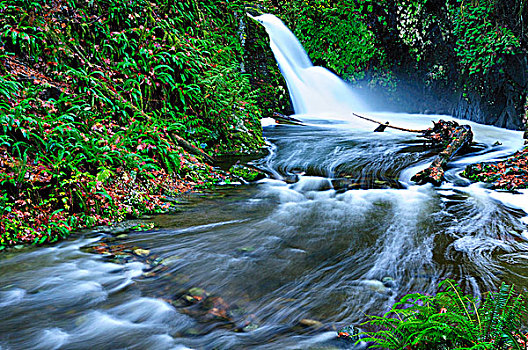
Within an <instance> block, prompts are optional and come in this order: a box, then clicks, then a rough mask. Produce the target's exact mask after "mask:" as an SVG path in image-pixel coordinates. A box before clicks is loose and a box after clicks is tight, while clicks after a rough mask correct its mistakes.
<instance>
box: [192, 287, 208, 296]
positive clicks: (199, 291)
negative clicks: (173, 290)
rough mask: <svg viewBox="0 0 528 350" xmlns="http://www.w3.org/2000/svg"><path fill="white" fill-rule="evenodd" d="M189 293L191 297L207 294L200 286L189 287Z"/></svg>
mask: <svg viewBox="0 0 528 350" xmlns="http://www.w3.org/2000/svg"><path fill="white" fill-rule="evenodd" d="M189 295H190V296H193V297H196V296H207V293H206V292H205V290H203V289H202V288H197V287H194V288H191V289H189Z"/></svg>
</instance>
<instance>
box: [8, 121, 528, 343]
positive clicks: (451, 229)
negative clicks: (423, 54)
mask: <svg viewBox="0 0 528 350" xmlns="http://www.w3.org/2000/svg"><path fill="white" fill-rule="evenodd" d="M376 117H377V118H385V119H388V118H393V119H391V120H395V119H397V120H399V122H400V124H405V125H407V126H409V125H416V124H420V123H421V124H422V125H427V124H428V123H430V120H434V119H438V116H433V117H431V116H410V115H390V114H378V115H376ZM472 126H473V129H474V131H475V135H476V139H477V141H480V143H479V147H475V150H474V152H473V153H470V154H466V155H464V156H461V157H458V158H457V159H455V161H454V162H453V167H452V168H451V169H450V170H449V171H448V173H447V174H448V177H449V179H450V181H449V182H448V183H446V184H445V185H443V186H442V187H440V188H434V187H432V186H430V185H426V186H416V185H413V184H412V183H411V182H409V180H408V178H410V176H411V174H410V173H411V172H414V171H415V170H416V169H419V168H420V167H423V166H425V165H426V164H427V163H428V162H430V161H431V158H432V157H433V154H432V152H431V151H430V150H428V149H425V148H423V147H422V141H421V140H419V139H417V138H416V137H415V136H414V135H413V134H408V133H404V132H399V131H389V132H384V133H373V132H369V131H365V130H358V129H357V128H355V127H350V125H349V124H348V123H345V122H339V121H337V122H333V123H331V122H328V121H321V120H308V121H307V125H306V126H282V125H277V126H270V127H266V128H265V135H266V137H267V139H268V140H269V141H270V142H271V143H272V145H273V147H272V152H271V154H270V156H268V157H267V158H265V159H262V160H259V161H257V163H258V164H259V165H260V166H262V167H265V168H268V170H269V171H270V172H272V173H275V179H266V180H262V181H260V182H259V183H256V184H251V185H244V186H238V187H234V188H225V189H219V190H217V191H215V192H214V193H212V194H209V195H200V196H190V197H188V198H187V199H182V200H183V202H182V204H181V208H182V209H181V211H180V212H177V213H174V214H170V215H160V216H156V217H154V218H153V219H152V220H153V222H155V223H156V224H157V226H158V228H156V229H154V230H149V231H145V232H133V233H129V234H127V235H120V236H118V237H119V238H115V237H113V236H111V235H110V234H108V233H102V232H100V231H98V230H95V231H90V232H83V233H79V234H77V235H74V236H73V237H72V238H71V239H69V240H68V241H65V242H62V243H59V244H57V245H55V246H51V247H43V248H37V249H31V248H29V249H26V250H22V251H11V252H9V253H4V254H2V255H0V271H1V273H0V307H1V309H2V318H1V320H0V348H2V349H3V350H5V349H87V348H92V349H185V348H192V349H213V348H217V349H244V348H255V349H286V348H292V349H297V348H320V347H324V346H327V347H328V346H329V347H331V348H332V347H333V348H351V347H352V345H351V344H350V343H347V342H345V341H341V340H338V339H336V333H335V331H334V329H337V328H339V327H341V326H345V325H348V324H358V323H359V322H361V321H362V320H364V315H365V314H376V313H381V312H383V311H386V310H387V308H389V307H390V305H391V304H392V303H393V302H394V301H395V300H396V299H397V298H398V297H400V296H401V295H403V294H405V293H408V292H415V291H420V292H433V291H434V290H435V286H436V285H437V283H438V282H439V281H441V280H442V279H444V278H453V279H456V280H457V281H459V282H460V283H461V285H462V286H463V287H464V289H465V290H466V291H467V292H471V293H474V294H476V295H479V294H480V293H481V292H483V291H486V290H489V289H494V288H495V287H496V286H497V285H498V284H500V282H501V281H507V282H509V283H515V284H517V285H518V287H528V283H527V281H526V277H525V276H527V275H528V271H527V266H528V265H527V264H526V263H527V261H526V260H527V259H528V245H527V244H526V240H525V238H524V235H526V225H525V224H524V223H523V218H524V217H525V216H526V213H525V212H524V211H523V210H521V209H518V208H515V207H512V206H508V205H505V204H504V203H503V202H501V201H499V200H497V199H496V198H494V196H493V193H494V192H493V191H490V190H487V189H485V188H484V187H482V186H481V185H474V184H473V185H470V184H468V183H467V182H466V180H464V179H463V178H461V177H460V176H459V172H460V171H461V170H462V169H463V167H464V165H465V163H467V162H469V161H475V160H478V159H494V158H496V157H501V156H504V155H505V154H507V153H510V152H511V151H512V149H511V148H509V147H517V146H518V144H517V142H518V141H515V140H517V139H518V140H521V141H522V139H521V135H520V133H518V132H513V131H506V130H501V129H497V128H493V127H488V126H479V125H476V124H472ZM482 139H483V140H485V141H488V143H487V144H486V143H484V142H482V141H481V140H482ZM491 140H494V142H495V141H500V142H502V145H496V146H492V145H491V142H490V141H491ZM512 140H513V141H512ZM409 169H410V170H409ZM510 196H511V197H512V198H518V197H514V196H515V195H510ZM517 196H521V197H522V198H523V199H525V198H526V197H524V196H522V195H517ZM103 242H104V243H103ZM105 244H106V246H107V247H112V246H117V247H118V248H115V249H117V250H120V251H122V252H121V253H120V252H117V253H116V252H114V253H113V254H110V253H109V251H108V250H106V251H105V250H104V249H102V250H101V249H99V250H98V251H96V250H94V249H93V247H95V248H97V247H101V245H103V246H104V245H105ZM83 247H92V248H89V249H87V248H83ZM105 249H106V248H105ZM138 249H139V250H138ZM94 252H98V253H100V254H94ZM143 255H144V256H143ZM196 291H198V292H196ZM193 296H199V297H204V298H206V299H208V300H209V301H210V303H212V304H213V305H209V306H204V305H200V303H199V302H198V303H196V302H194V300H191V302H189V301H188V299H189V298H191V297H193ZM215 307H216V309H217V310H216V312H215V310H213V311H211V310H212V309H213V308H215ZM313 321H317V322H321V324H319V323H316V324H313ZM310 322H312V323H310ZM300 323H303V324H304V325H300ZM310 325H311V326H310Z"/></svg>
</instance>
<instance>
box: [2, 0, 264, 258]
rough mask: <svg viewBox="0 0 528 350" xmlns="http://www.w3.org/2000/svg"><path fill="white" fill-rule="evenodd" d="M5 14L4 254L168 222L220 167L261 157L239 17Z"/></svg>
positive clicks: (17, 9) (206, 12) (115, 11)
mask: <svg viewBox="0 0 528 350" xmlns="http://www.w3.org/2000/svg"><path fill="white" fill-rule="evenodd" d="M0 12H1V16H0V25H1V26H2V27H3V28H5V30H4V31H3V32H2V33H1V34H0V126H1V129H0V188H1V190H2V191H1V195H0V220H1V221H0V249H2V247H6V246H11V245H16V244H21V243H23V244H43V243H46V242H54V241H57V240H59V239H61V238H64V237H66V236H67V235H68V234H69V233H70V232H71V231H73V230H76V229H79V228H83V227H91V226H94V225H101V224H110V223H113V222H118V221H121V220H124V219H130V218H135V217H139V216H141V215H143V214H148V213H159V212H165V211H167V210H171V208H172V206H173V205H172V203H173V202H174V198H177V197H178V196H179V195H181V194H183V193H187V192H189V191H193V190H197V189H200V188H204V187H211V186H214V185H215V184H218V183H221V182H225V181H230V180H229V179H230V176H229V175H228V174H227V173H225V172H222V171H220V170H218V169H215V168H213V167H212V166H211V164H213V163H214V158H216V157H217V156H221V155H225V154H228V155H235V157H236V156H247V155H252V154H258V153H259V152H260V151H261V148H262V147H263V146H265V145H264V140H263V138H262V128H261V126H260V118H261V117H262V113H263V112H262V110H261V109H260V108H259V107H258V106H257V97H258V91H259V90H258V89H256V88H254V87H252V85H251V83H250V80H249V77H248V75H246V74H243V72H242V71H241V70H240V65H241V63H242V61H243V57H242V56H243V48H242V47H241V44H240V38H239V36H238V31H239V28H238V26H239V23H238V17H237V16H238V15H239V14H241V13H244V7H243V6H242V5H236V4H233V5H232V4H226V3H214V2H210V3H207V4H203V5H200V6H199V5H198V4H197V3H196V2H195V1H179V2H177V3H176V4H172V5H167V4H165V3H164V2H161V1H159V2H156V1H155V2H143V1H138V2H134V3H131V2H129V1H112V2H104V1H103V2H96V3H61V5H60V6H58V5H57V6H55V5H54V4H50V3H47V2H44V3H35V2H33V3H31V4H28V3H27V1H24V0H17V1H10V2H9V4H7V5H5V6H3V7H2V8H1V9H0ZM182 14H185V15H182ZM270 89H273V88H270ZM268 90H269V89H268Z"/></svg>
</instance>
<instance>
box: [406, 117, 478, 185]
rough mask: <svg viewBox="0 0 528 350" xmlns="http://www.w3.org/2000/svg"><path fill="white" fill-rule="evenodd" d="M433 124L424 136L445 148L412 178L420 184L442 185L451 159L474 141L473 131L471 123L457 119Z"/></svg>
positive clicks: (433, 143)
mask: <svg viewBox="0 0 528 350" xmlns="http://www.w3.org/2000/svg"><path fill="white" fill-rule="evenodd" d="M433 124H434V126H433V127H432V128H429V129H427V130H426V131H425V132H424V133H423V135H422V137H425V138H426V139H428V140H429V141H430V142H431V145H432V146H444V147H445V149H444V150H443V151H442V152H440V153H439V154H438V155H437V156H436V158H435V159H434V160H433V163H432V164H431V165H430V166H429V167H428V168H426V169H424V170H422V171H420V172H418V173H417V174H415V175H414V176H413V177H412V178H411V180H412V181H414V182H416V183H417V184H419V185H424V184H426V183H431V184H433V185H435V186H440V184H442V181H443V180H444V170H445V168H446V165H447V163H448V162H449V160H451V158H453V157H454V156H455V154H456V153H457V152H458V151H460V150H461V149H464V148H466V147H468V146H470V145H471V142H472V141H473V132H472V131H471V127H470V126H469V125H459V124H458V123H457V122H455V121H444V120H439V121H438V122H437V123H435V122H433Z"/></svg>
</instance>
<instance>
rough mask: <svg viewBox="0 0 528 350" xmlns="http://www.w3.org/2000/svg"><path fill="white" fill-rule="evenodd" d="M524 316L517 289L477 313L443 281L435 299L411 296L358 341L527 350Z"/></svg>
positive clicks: (495, 296)
mask: <svg viewBox="0 0 528 350" xmlns="http://www.w3.org/2000/svg"><path fill="white" fill-rule="evenodd" d="M525 313H526V305H525V297H524V295H523V294H517V293H516V292H515V290H514V287H513V286H510V285H507V284H504V283H503V284H502V285H501V287H500V289H499V290H498V291H497V292H492V293H488V294H487V295H486V297H485V298H484V300H483V302H482V303H481V305H480V306H479V307H477V300H475V298H473V297H472V296H470V295H464V294H463V293H462V290H461V288H460V287H459V286H458V285H457V284H456V283H454V281H452V280H445V281H443V282H441V283H440V284H439V292H438V293H437V294H436V295H434V296H431V295H423V294H420V293H414V294H409V295H406V296H404V297H403V298H402V299H401V301H399V302H398V303H396V304H395V305H394V306H393V307H392V308H391V310H390V311H389V312H387V313H386V314H385V315H383V316H382V317H381V316H369V320H368V321H367V322H365V323H363V326H365V327H367V328H371V329H374V330H373V331H366V332H363V333H361V334H360V335H361V336H362V338H361V339H360V340H361V341H367V342H371V343H373V345H372V346H371V347H375V348H380V347H381V348H384V349H412V350H422V349H423V350H426V349H427V350H434V349H438V350H440V349H442V350H444V349H458V350H479V349H493V350H503V349H504V350H506V349H519V350H520V349H528V347H527V345H526V343H527V339H526V336H525V335H523V334H522V333H521V331H520V329H521V326H522V319H523V317H524V316H525Z"/></svg>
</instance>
